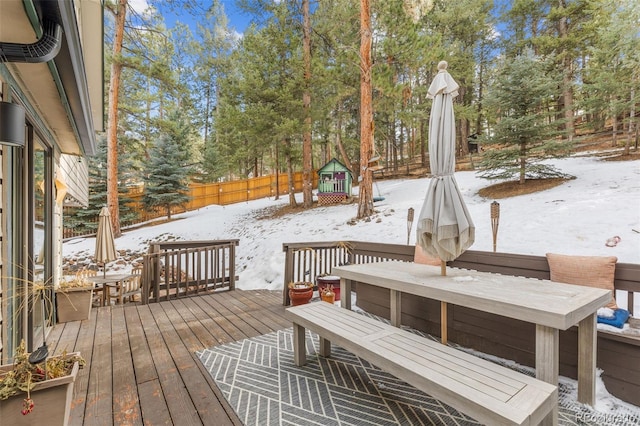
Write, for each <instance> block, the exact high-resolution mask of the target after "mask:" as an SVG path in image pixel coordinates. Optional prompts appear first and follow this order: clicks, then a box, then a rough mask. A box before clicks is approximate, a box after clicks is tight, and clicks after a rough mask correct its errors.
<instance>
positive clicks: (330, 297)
mask: <svg viewBox="0 0 640 426" xmlns="http://www.w3.org/2000/svg"><path fill="white" fill-rule="evenodd" d="M320 297H321V299H322V301H323V302H327V303H334V302H335V301H336V293H335V292H334V291H333V288H331V286H327V287H325V289H324V290H323V291H322V294H321V295H320Z"/></svg>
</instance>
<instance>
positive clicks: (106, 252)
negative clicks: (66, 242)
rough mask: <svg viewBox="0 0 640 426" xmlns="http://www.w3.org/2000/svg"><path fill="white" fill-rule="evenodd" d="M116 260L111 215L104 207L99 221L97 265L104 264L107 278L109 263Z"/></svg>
mask: <svg viewBox="0 0 640 426" xmlns="http://www.w3.org/2000/svg"><path fill="white" fill-rule="evenodd" d="M116 259H117V256H116V243H115V239H114V237H113V228H111V214H110V213H109V209H108V208H107V207H103V208H102V209H101V210H100V218H99V219H98V232H97V233H96V254H95V260H96V262H97V263H102V264H103V268H104V275H105V276H106V274H107V268H106V265H107V263H108V262H111V261H112V260H116Z"/></svg>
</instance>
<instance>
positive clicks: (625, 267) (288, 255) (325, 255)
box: [282, 241, 640, 314]
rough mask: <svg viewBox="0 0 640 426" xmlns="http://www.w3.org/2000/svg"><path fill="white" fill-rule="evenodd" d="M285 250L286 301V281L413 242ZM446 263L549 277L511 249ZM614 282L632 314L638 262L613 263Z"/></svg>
mask: <svg viewBox="0 0 640 426" xmlns="http://www.w3.org/2000/svg"><path fill="white" fill-rule="evenodd" d="M282 248H283V251H284V252H285V266H284V287H283V303H284V305H288V304H289V292H288V291H287V285H288V284H289V283H290V282H297V281H308V282H312V283H314V284H315V282H316V278H317V277H318V276H321V275H330V274H331V269H332V268H333V267H334V266H338V265H348V264H360V263H370V262H378V261H384V260H399V261H407V262H411V261H413V255H414V250H415V247H414V246H409V245H402V244H385V243H369V242H362V241H323V242H310V243H284V244H283V245H282ZM447 265H448V266H451V267H455V268H463V269H473V270H477V271H482V272H495V273H499V274H504V275H516V276H522V277H529V278H539V279H549V277H550V275H549V264H548V263H547V259H546V257H544V256H531V255H522V254H511V253H493V252H484V251H476V250H467V251H466V252H464V253H463V254H462V255H461V256H460V257H459V258H457V259H456V260H454V261H451V262H448V263H447ZM614 286H615V289H616V293H618V294H617V296H618V301H620V298H621V297H625V296H626V299H627V307H628V310H629V312H630V313H631V314H633V305H634V302H635V295H636V293H638V296H639V297H640V265H637V264H632V263H617V264H616V273H615V280H614Z"/></svg>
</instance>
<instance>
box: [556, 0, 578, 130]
mask: <svg viewBox="0 0 640 426" xmlns="http://www.w3.org/2000/svg"><path fill="white" fill-rule="evenodd" d="M558 6H559V7H560V9H562V10H565V11H566V10H567V4H566V1H565V0H558ZM567 13H568V12H567ZM558 33H559V36H560V38H561V39H563V40H566V39H567V37H568V35H569V25H568V23H567V17H566V16H563V17H561V18H560V22H559V23H558ZM565 46H566V45H565ZM562 53H563V56H564V57H563V59H562V69H563V72H562V98H563V104H564V119H565V121H566V122H565V125H564V128H565V131H566V133H567V138H568V139H569V141H573V135H574V133H575V129H574V127H575V126H574V122H573V60H572V57H571V55H570V52H569V49H568V48H567V47H564V48H563V52H562Z"/></svg>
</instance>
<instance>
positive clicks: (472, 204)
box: [63, 157, 640, 289]
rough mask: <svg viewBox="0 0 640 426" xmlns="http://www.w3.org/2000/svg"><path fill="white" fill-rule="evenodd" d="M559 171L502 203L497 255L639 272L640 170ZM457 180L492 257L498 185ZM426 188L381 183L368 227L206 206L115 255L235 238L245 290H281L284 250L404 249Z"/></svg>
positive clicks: (317, 213)
mask: <svg viewBox="0 0 640 426" xmlns="http://www.w3.org/2000/svg"><path fill="white" fill-rule="evenodd" d="M554 164H555V165H556V166H558V167H559V168H560V169H561V170H562V171H564V172H566V173H569V174H572V175H574V176H576V177H577V178H576V179H575V180H571V181H568V182H566V183H564V184H563V185H561V186H558V187H555V188H552V189H549V190H546V191H543V192H538V193H534V194H529V195H522V196H517V197H511V198H506V199H501V200H497V201H498V202H499V203H500V224H499V228H498V238H497V250H498V251H500V252H509V253H521V254H534V255H544V254H545V253H547V252H554V253H564V254H576V255H594V256H605V255H606V256H609V255H612V256H617V257H618V261H619V262H628V263H640V233H639V232H640V161H629V162H607V161H601V160H599V159H597V158H592V157H586V158H584V157H576V158H568V159H563V160H556V161H554ZM456 180H457V182H458V186H459V187H460V190H461V191H462V194H463V196H464V199H465V202H466V203H467V207H468V209H469V211H470V213H471V216H472V218H473V221H474V223H475V226H476V241H475V243H474V244H473V246H472V247H471V249H473V250H486V251H492V250H493V237H492V231H491V220H490V205H491V202H492V201H494V200H492V199H486V198H482V197H480V196H479V195H478V190H480V189H481V188H483V187H486V186H488V185H490V184H491V182H489V181H487V180H485V179H480V178H478V177H477V176H476V174H475V172H472V171H469V172H457V173H456ZM428 184H429V179H428V178H421V179H400V180H386V181H380V182H377V183H376V184H375V185H374V195H376V196H377V195H381V196H383V197H384V198H385V199H384V200H383V201H381V202H377V203H375V211H376V213H375V215H374V216H373V217H372V218H371V220H370V221H357V222H355V223H353V222H351V219H353V218H354V217H355V216H356V213H357V205H355V204H351V205H338V206H326V207H317V208H314V209H311V210H307V211H301V212H300V213H297V214H292V215H286V216H281V217H276V218H272V219H258V217H260V216H262V215H263V213H264V209H266V208H272V207H277V206H282V205H286V204H287V201H288V199H287V198H288V197H282V198H281V199H280V200H277V201H276V200H274V199H273V198H265V199H261V200H255V201H250V202H247V203H239V204H233V205H229V206H208V207H206V208H203V209H200V210H197V211H192V212H188V213H184V214H181V215H176V216H175V218H176V220H173V221H172V222H169V223H164V224H160V225H155V226H148V227H144V228H139V229H136V230H132V231H125V232H124V234H123V235H122V236H121V237H120V238H118V239H117V240H116V247H117V248H118V249H130V250H134V251H140V252H146V250H147V248H148V242H149V241H153V240H165V239H169V238H176V239H184V240H198V239H209V240H215V239H229V238H237V239H239V240H240V245H239V246H238V248H237V270H238V271H239V275H240V281H239V282H238V287H239V288H242V289H261V288H266V289H279V288H282V285H283V272H284V253H283V251H282V243H285V242H287V243H292V242H309V241H331V240H358V241H372V242H386V243H397V244H406V242H407V212H408V210H409V208H413V209H414V210H415V218H416V220H417V218H418V215H419V213H420V210H421V208H422V204H423V202H424V195H425V192H426V188H427V186H428ZM356 191H357V188H356ZM298 195H299V196H301V194H298ZM350 223H351V224H350ZM415 228H416V226H415V223H414V224H413V227H412V230H411V234H410V240H411V244H414V243H415V241H416V238H415ZM614 236H619V237H620V242H619V243H618V244H617V246H616V247H607V246H606V245H605V243H606V241H607V239H609V238H612V237H614ZM94 247H95V239H94V238H80V239H74V240H71V241H68V242H66V243H65V244H64V248H63V254H64V256H65V257H73V256H76V257H83V256H88V255H91V254H92V253H93V251H94ZM113 267H114V266H110V269H112V268H113Z"/></svg>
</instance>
